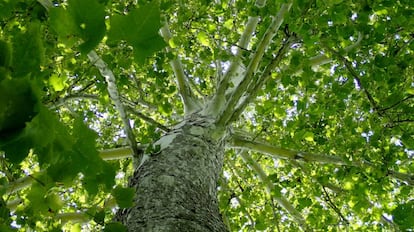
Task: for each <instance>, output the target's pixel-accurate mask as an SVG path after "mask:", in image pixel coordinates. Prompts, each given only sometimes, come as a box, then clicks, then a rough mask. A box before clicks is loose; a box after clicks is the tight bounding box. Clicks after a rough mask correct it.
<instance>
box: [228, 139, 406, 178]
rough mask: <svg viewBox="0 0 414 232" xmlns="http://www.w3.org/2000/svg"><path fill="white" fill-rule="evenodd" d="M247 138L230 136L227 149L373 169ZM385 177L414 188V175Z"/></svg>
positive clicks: (363, 163)
mask: <svg viewBox="0 0 414 232" xmlns="http://www.w3.org/2000/svg"><path fill="white" fill-rule="evenodd" d="M246 137H249V135H248V133H244V134H243V132H241V131H237V132H235V133H234V134H232V135H231V136H230V139H229V141H228V142H229V143H230V145H229V146H228V147H229V148H237V149H242V150H250V151H255V152H260V153H263V154H267V155H270V156H272V157H273V158H276V159H286V160H290V161H305V162H317V163H325V164H334V165H344V166H354V167H359V168H362V169H364V168H366V167H374V168H375V166H374V164H372V163H371V162H369V161H365V160H362V161H348V160H346V159H344V158H341V157H338V156H332V155H324V154H312V153H308V152H300V151H293V150H289V149H285V148H280V147H276V146H274V145H271V144H269V143H267V142H264V141H256V140H254V139H251V138H246ZM387 175H388V176H391V177H393V178H395V179H398V180H400V181H404V182H405V183H407V184H408V185H411V186H414V175H410V174H407V173H401V172H396V171H393V170H387Z"/></svg>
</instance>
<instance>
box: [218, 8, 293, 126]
mask: <svg viewBox="0 0 414 232" xmlns="http://www.w3.org/2000/svg"><path fill="white" fill-rule="evenodd" d="M291 6H292V2H289V3H288V4H282V6H281V8H280V10H279V12H278V14H277V15H276V17H274V18H273V20H272V23H271V24H270V26H269V27H268V28H267V30H266V32H265V34H264V35H263V37H262V39H261V40H260V42H259V44H258V46H257V48H256V51H255V53H254V55H253V57H252V58H251V59H250V63H249V65H248V66H247V70H246V73H245V74H244V76H243V79H242V81H241V82H240V84H239V85H238V86H237V87H236V88H235V89H234V90H233V92H232V93H231V95H230V97H229V99H228V101H227V104H226V105H225V107H224V109H222V110H223V111H222V112H221V113H220V114H219V116H218V118H217V123H218V124H219V125H226V123H228V122H229V119H230V118H231V116H232V112H233V111H234V109H235V107H236V106H237V104H238V102H239V100H240V98H241V97H242V95H243V94H244V93H245V92H246V89H247V88H248V86H249V85H250V84H251V83H254V82H255V80H254V79H253V77H254V74H255V73H256V71H257V68H258V66H259V63H260V62H261V61H262V58H263V55H264V53H265V51H266V49H267V48H268V47H269V44H270V42H271V40H272V39H273V37H274V36H275V35H276V33H277V31H278V30H279V28H280V26H281V25H282V23H283V20H284V17H285V14H286V13H287V12H288V11H289V10H290V7H291Z"/></svg>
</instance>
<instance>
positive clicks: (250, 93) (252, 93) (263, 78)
mask: <svg viewBox="0 0 414 232" xmlns="http://www.w3.org/2000/svg"><path fill="white" fill-rule="evenodd" d="M295 39H296V38H295V36H293V37H288V38H287V40H286V41H285V42H284V43H283V45H282V47H281V48H280V49H279V51H278V52H277V54H276V56H275V58H274V59H273V60H272V62H271V63H270V64H269V65H268V66H267V67H266V69H265V70H264V71H263V72H262V74H261V75H260V77H259V78H258V80H257V81H256V83H254V84H252V85H250V86H249V87H248V89H247V90H246V94H245V95H244V96H243V100H242V101H241V102H240V103H239V104H238V105H237V107H236V109H235V110H234V111H233V113H232V115H231V117H230V119H229V122H232V121H235V120H236V119H237V118H238V117H239V116H240V114H241V113H242V112H243V111H244V109H245V108H246V106H247V105H248V104H249V103H250V102H251V101H252V99H254V97H256V95H257V93H258V92H259V90H260V88H262V86H263V85H264V84H265V83H266V82H267V81H268V80H269V78H270V77H271V76H272V72H273V71H274V70H275V69H276V67H277V66H278V65H279V64H280V61H281V60H282V58H283V57H284V55H285V54H286V53H287V50H288V48H289V47H290V45H291V44H292V43H293V42H294V40H295Z"/></svg>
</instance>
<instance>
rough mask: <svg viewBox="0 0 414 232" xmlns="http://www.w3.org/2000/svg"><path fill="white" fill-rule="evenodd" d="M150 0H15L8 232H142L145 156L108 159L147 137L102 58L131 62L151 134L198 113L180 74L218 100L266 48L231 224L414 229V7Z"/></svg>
mask: <svg viewBox="0 0 414 232" xmlns="http://www.w3.org/2000/svg"><path fill="white" fill-rule="evenodd" d="M136 2H137V1H132V0H131V1H111V0H88V1H82V0H68V1H63V0H62V1H53V3H52V2H51V1H46V0H39V1H35V0H15V1H7V0H0V24H1V29H0V94H1V97H0V165H1V169H0V170H1V171H0V195H2V198H0V230H1V231H16V230H22V231H27V230H28V228H33V229H35V230H36V231H55V230H56V231H60V229H61V228H62V226H63V227H64V228H67V229H71V230H73V231H80V230H91V231H92V230H104V231H122V230H125V228H124V227H123V226H122V225H120V224H117V223H113V222H111V218H112V216H113V209H115V208H127V207H129V206H130V205H131V204H132V203H133V191H132V189H130V188H125V187H122V186H125V185H126V182H127V179H128V176H129V175H131V172H132V162H131V159H130V158H127V159H120V160H109V161H104V160H102V158H101V157H104V156H103V154H104V153H105V152H106V151H108V152H109V151H113V150H111V149H113V148H124V147H126V145H127V144H128V140H130V137H128V136H127V133H128V132H125V131H124V128H125V125H124V123H123V120H122V118H120V117H119V112H118V111H119V109H117V107H114V106H113V104H112V101H114V99H112V98H111V97H110V94H108V90H107V85H108V83H107V80H106V79H105V77H103V76H102V75H101V74H102V70H99V68H97V67H95V65H96V61H93V60H89V59H88V53H90V52H96V53H97V54H98V55H99V57H101V58H102V60H103V61H104V62H106V65H107V67H106V70H110V71H111V72H112V73H113V74H114V75H115V77H116V83H115V84H116V88H117V89H118V91H119V93H120V95H121V98H120V99H119V100H120V101H121V102H122V103H123V105H124V106H125V109H126V110H127V113H128V114H127V116H128V120H127V121H128V122H130V123H131V124H132V127H133V134H134V135H135V140H136V141H138V142H139V144H141V145H143V146H145V145H148V144H151V143H152V142H154V141H156V140H157V139H158V138H160V136H162V134H163V133H164V132H166V131H168V130H169V128H171V127H172V126H173V125H175V124H176V123H178V122H179V121H180V120H181V119H182V118H183V116H184V114H185V113H186V112H185V111H184V105H185V104H186V103H185V101H183V95H186V93H185V90H183V89H182V88H181V87H180V79H179V78H177V79H178V80H177V81H176V80H175V77H177V76H179V75H178V74H177V73H178V72H179V71H180V70H181V71H182V72H183V73H184V75H183V76H184V77H185V78H186V79H185V80H182V81H183V83H184V84H185V83H187V84H188V86H187V87H188V89H191V90H192V94H193V96H191V97H194V98H195V99H202V101H200V102H208V101H209V100H211V99H213V98H214V96H215V95H214V94H215V93H217V92H219V91H220V86H222V85H221V81H222V80H223V79H225V76H226V72H227V71H228V70H229V69H230V67H231V64H232V63H235V64H237V65H238V67H239V69H240V70H242V71H241V73H243V72H246V70H247V71H249V70H252V69H251V66H252V65H250V62H251V60H253V58H254V57H256V56H257V54H258V53H259V52H258V51H260V49H262V48H263V54H262V58H258V60H259V62H258V63H257V65H258V66H257V69H256V70H254V71H253V72H252V74H251V76H250V78H248V80H249V81H251V82H250V83H251V85H246V89H245V90H246V91H241V90H242V89H240V91H241V92H237V91H236V92H233V95H234V96H236V95H237V94H240V98H235V99H236V100H237V101H236V102H235V105H234V107H233V108H229V111H231V112H230V113H232V115H235V116H234V117H233V116H231V117H230V119H231V120H232V121H231V120H230V119H229V120H230V121H231V124H230V125H225V126H228V128H229V133H230V135H229V139H228V141H227V142H228V144H227V150H226V157H225V164H224V167H223V174H222V177H221V180H220V183H219V189H220V193H219V196H218V198H219V201H220V207H221V212H222V215H223V219H224V221H225V222H226V224H227V225H228V226H229V229H230V230H231V231H290V230H295V229H298V228H300V227H301V228H302V229H307V228H311V229H315V230H324V231H337V230H346V229H348V230H357V231H381V230H382V229H383V228H385V229H386V230H398V229H400V230H410V229H411V230H413V229H414V224H413V221H414V219H413V218H412V217H413V216H412V215H414V212H413V211H414V208H413V207H414V204H413V195H414V190H413V185H414V175H413V173H414V163H413V155H414V150H413V149H414V136H413V134H414V127H413V122H414V101H413V99H414V79H413V76H414V75H413V74H414V73H413V68H414V66H413V59H414V58H413V57H414V56H413V50H414V42H413V40H414V35H413V28H414V22H413V21H412V20H410V19H411V17H412V14H413V13H414V12H413V11H414V3H412V2H411V1H408V0H399V1H387V0H382V1H369V0H367V1H350V0H343V1H338V0H337V1H327V0H326V1H324V0H315V1H303V0H298V1H292V2H288V1H285V3H283V2H282V1H268V2H266V3H265V4H266V5H265V7H262V6H261V5H260V4H259V3H257V4H256V3H254V2H251V1H226V0H225V1H189V2H186V3H184V2H182V1H170V0H162V1H157V3H154V2H152V1H147V2H146V1H142V2H141V1H140V2H139V4H136ZM257 2H261V1H257ZM290 3H291V4H292V5H291V7H290V9H289V10H288V11H287V12H286V13H285V14H284V16H283V17H282V19H283V24H282V25H281V26H280V29H279V30H277V33H276V34H275V36H274V37H273V38H271V40H270V41H269V44H268V45H266V46H265V47H261V44H262V43H261V41H262V40H261V39H262V37H264V36H266V35H267V30H268V28H270V27H271V26H272V25H274V24H273V22H274V21H272V20H273V19H275V18H276V19H278V17H275V15H278V12H280V11H279V10H280V9H281V8H283V6H284V5H283V4H290ZM252 18H255V19H257V20H258V24H257V26H256V27H255V28H253V29H254V30H253V31H252V32H251V40H249V41H250V42H249V43H248V44H247V46H243V45H241V43H239V42H238V41H239V40H240V38H241V37H242V38H243V33H244V31H245V29H246V28H249V27H250V24H248V23H247V22H249V20H251V19H252ZM164 25H168V27H169V30H170V31H171V34H172V37H171V38H166V36H164V38H162V37H161V35H160V33H159V30H160V29H161V28H162V27H163V26H164ZM163 29H165V27H164V28H163ZM291 39H292V40H291ZM285 45H286V46H285ZM284 46H285V47H284ZM166 47H168V48H166ZM283 47H284V49H285V50H283V51H285V52H284V53H281V52H280V51H282V49H281V48H283ZM279 55H281V56H280V57H279ZM178 60H179V64H178V63H177V62H178ZM275 61H278V62H277V65H276V66H275V67H272V65H271V64H272V62H275ZM174 62H176V63H174ZM174 65H175V66H174ZM269 67H272V69H271V70H268V68H269ZM267 71H269V72H267ZM268 74H269V75H268ZM238 75H242V74H240V73H239V74H238ZM266 75H267V76H266ZM262 77H265V78H263V82H260V81H259V80H262ZM236 79H237V78H236ZM177 83H178V84H177ZM238 83H239V82H237V81H234V82H232V83H229V84H228V86H227V88H226V89H225V91H224V93H225V94H224V96H225V97H229V98H231V96H230V95H231V94H230V93H231V91H230V90H232V89H234V88H236V87H238ZM249 91H251V92H249ZM216 96H217V95H216ZM184 97H186V96H184ZM187 97H190V95H188V96H187ZM243 97H245V98H243ZM243 99H249V100H247V102H246V104H245V105H243V104H242V103H243V101H244V100H243ZM218 102H219V101H218ZM240 105H243V107H240V108H237V107H239V106H240ZM235 109H240V111H241V112H240V114H239V115H237V113H234V112H238V111H236V110H235ZM233 111H234V112H233ZM219 113H220V112H219ZM236 116H237V117H236ZM236 135H237V136H238V137H237V136H236ZM232 136H233V137H232ZM126 149H127V148H126ZM146 149H147V151H149V150H151V149H152V146H148V147H147V148H146ZM243 151H244V152H243ZM100 156H101V157H100ZM123 157H125V156H123ZM26 183H30V188H24V187H27V185H28V184H26ZM289 206H291V207H292V209H293V210H289ZM84 222H87V223H86V224H82V225H81V223H84Z"/></svg>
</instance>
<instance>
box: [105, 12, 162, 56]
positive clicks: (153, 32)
mask: <svg viewBox="0 0 414 232" xmlns="http://www.w3.org/2000/svg"><path fill="white" fill-rule="evenodd" d="M160 28H161V23H160V10H159V8H158V5H157V4H148V5H145V6H141V7H139V8H137V9H133V10H132V11H131V12H129V13H128V15H126V16H124V15H115V16H113V17H112V18H111V29H110V31H109V33H108V42H109V43H110V42H117V41H120V40H125V41H127V42H128V43H129V44H130V45H132V47H133V48H134V58H135V60H136V61H137V62H140V63H143V62H144V61H145V58H147V57H148V56H151V55H152V54H154V53H155V52H157V51H159V50H160V49H162V48H163V47H164V46H165V43H164V40H163V39H162V38H161V36H160V35H159V34H158V30H159V29H160Z"/></svg>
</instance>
